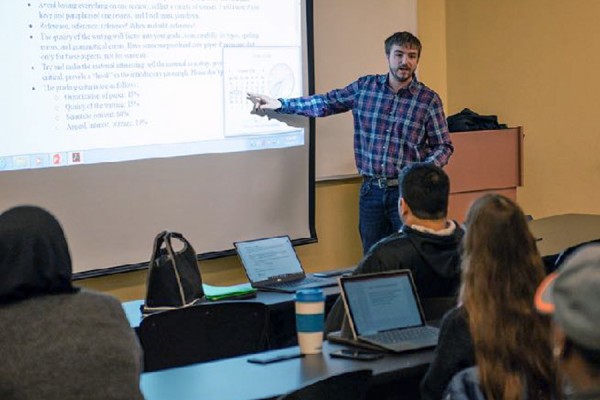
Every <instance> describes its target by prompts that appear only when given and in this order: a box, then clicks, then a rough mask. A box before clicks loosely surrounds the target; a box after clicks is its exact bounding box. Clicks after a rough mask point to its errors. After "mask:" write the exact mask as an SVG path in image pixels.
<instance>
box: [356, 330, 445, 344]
mask: <svg viewBox="0 0 600 400" xmlns="http://www.w3.org/2000/svg"><path fill="white" fill-rule="evenodd" d="M438 333H439V330H438V329H437V328H434V327H431V326H419V327H417V328H408V329H400V330H391V331H384V332H378V333H375V334H373V335H366V336H365V338H366V339H369V340H374V341H377V342H379V343H383V344H394V343H398V342H406V341H411V340H424V339H435V338H436V337H437V336H438Z"/></svg>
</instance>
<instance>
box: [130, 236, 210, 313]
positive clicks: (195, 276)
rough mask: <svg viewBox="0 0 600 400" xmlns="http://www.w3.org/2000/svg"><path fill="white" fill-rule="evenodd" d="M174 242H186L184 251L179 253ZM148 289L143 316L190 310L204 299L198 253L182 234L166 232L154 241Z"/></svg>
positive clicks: (143, 306)
mask: <svg viewBox="0 0 600 400" xmlns="http://www.w3.org/2000/svg"><path fill="white" fill-rule="evenodd" d="M172 239H177V240H179V241H180V242H182V243H183V248H182V249H181V250H179V251H175V250H174V249H173V245H172V243H171V240H172ZM146 286H147V287H146V300H145V302H144V304H143V305H142V313H143V314H151V313H153V312H157V311H165V310H170V309H174V308H180V307H187V306H191V305H193V304H195V303H198V302H200V301H202V300H203V299H204V290H203V289H202V277H201V275H200V270H199V268H198V261H197V259H196V251H195V250H194V248H193V247H192V245H191V244H190V243H189V242H188V241H187V240H186V239H185V238H184V237H183V235H182V234H181V233H177V232H169V231H163V232H161V233H159V234H158V235H157V236H156V238H155V239H154V250H153V252H152V256H151V258H150V264H149V266H148V280H147V285H146Z"/></svg>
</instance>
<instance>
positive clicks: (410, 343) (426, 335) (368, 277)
mask: <svg viewBox="0 0 600 400" xmlns="http://www.w3.org/2000/svg"><path fill="white" fill-rule="evenodd" d="M339 282H340V289H341V295H342V301H343V303H344V307H345V309H346V313H347V315H348V322H349V324H348V325H349V328H350V332H351V339H352V340H354V341H356V342H358V343H361V342H362V343H365V344H369V345H374V346H376V347H379V348H383V349H386V350H390V351H393V352H402V351H407V350H416V349H422V348H426V347H433V346H435V345H437V341H438V335H439V329H438V328H436V327H433V326H429V325H427V324H426V323H425V318H424V314H423V309H422V308H421V304H420V302H419V297H418V296H417V291H416V289H415V285H414V282H413V280H412V275H411V273H410V271H409V270H398V271H392V272H383V273H376V274H365V275H355V276H342V277H340V278H339Z"/></svg>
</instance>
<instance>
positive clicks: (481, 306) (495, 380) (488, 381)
mask: <svg viewBox="0 0 600 400" xmlns="http://www.w3.org/2000/svg"><path fill="white" fill-rule="evenodd" d="M462 247H463V253H462V283H461V289H460V295H459V303H460V306H459V307H458V308H456V309H454V310H451V311H449V312H448V313H447V314H446V315H445V316H444V318H443V320H442V325H441V328H440V338H439V343H438V346H437V348H436V350H435V358H434V360H433V362H432V363H431V365H430V366H429V370H428V371H427V373H426V374H425V376H424V378H423V380H422V382H421V398H422V399H423V400H429V399H436V400H439V399H441V398H445V399H446V398H448V399H475V398H487V399H515V400H518V399H529V400H534V399H535V400H544V399H553V398H555V397H554V395H555V394H556V384H555V382H556V376H555V368H554V364H553V360H552V351H551V346H550V321H549V319H548V318H547V317H544V316H542V315H540V314H538V313H537V312H536V311H535V308H534V305H533V297H534V293H535V291H536V288H537V286H538V285H539V283H540V282H541V281H542V279H544V275H545V273H544V267H543V263H542V259H541V257H540V255H539V253H538V250H537V247H536V243H535V239H534V237H533V235H532V234H531V232H530V231H529V227H528V225H527V220H526V218H525V215H524V214H523V212H522V211H521V209H520V208H519V206H518V205H517V204H516V203H514V202H513V201H512V200H510V199H508V198H506V197H504V196H501V195H497V194H487V195H484V196H483V197H481V198H479V199H477V200H476V201H475V202H474V203H473V205H472V206H471V207H470V209H469V211H468V213H467V220H466V234H465V238H464V241H463V246H462ZM475 365H476V367H477V368H476V369H469V370H467V371H465V372H462V373H461V374H462V375H459V377H457V380H459V382H456V381H453V383H455V384H456V385H454V386H452V385H451V387H450V388H449V392H448V396H449V397H442V395H443V393H444V390H445V388H446V386H447V385H448V383H449V382H450V380H451V379H452V377H453V376H454V375H455V374H456V373H458V372H459V371H461V370H463V369H465V368H468V367H472V366H475ZM469 394H471V395H472V396H469ZM477 394H478V395H479V397H478V396H477Z"/></svg>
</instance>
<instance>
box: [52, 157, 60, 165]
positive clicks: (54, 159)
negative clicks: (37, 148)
mask: <svg viewBox="0 0 600 400" xmlns="http://www.w3.org/2000/svg"><path fill="white" fill-rule="evenodd" d="M52 164H54V165H60V164H62V157H61V155H60V154H54V155H53V156H52Z"/></svg>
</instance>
